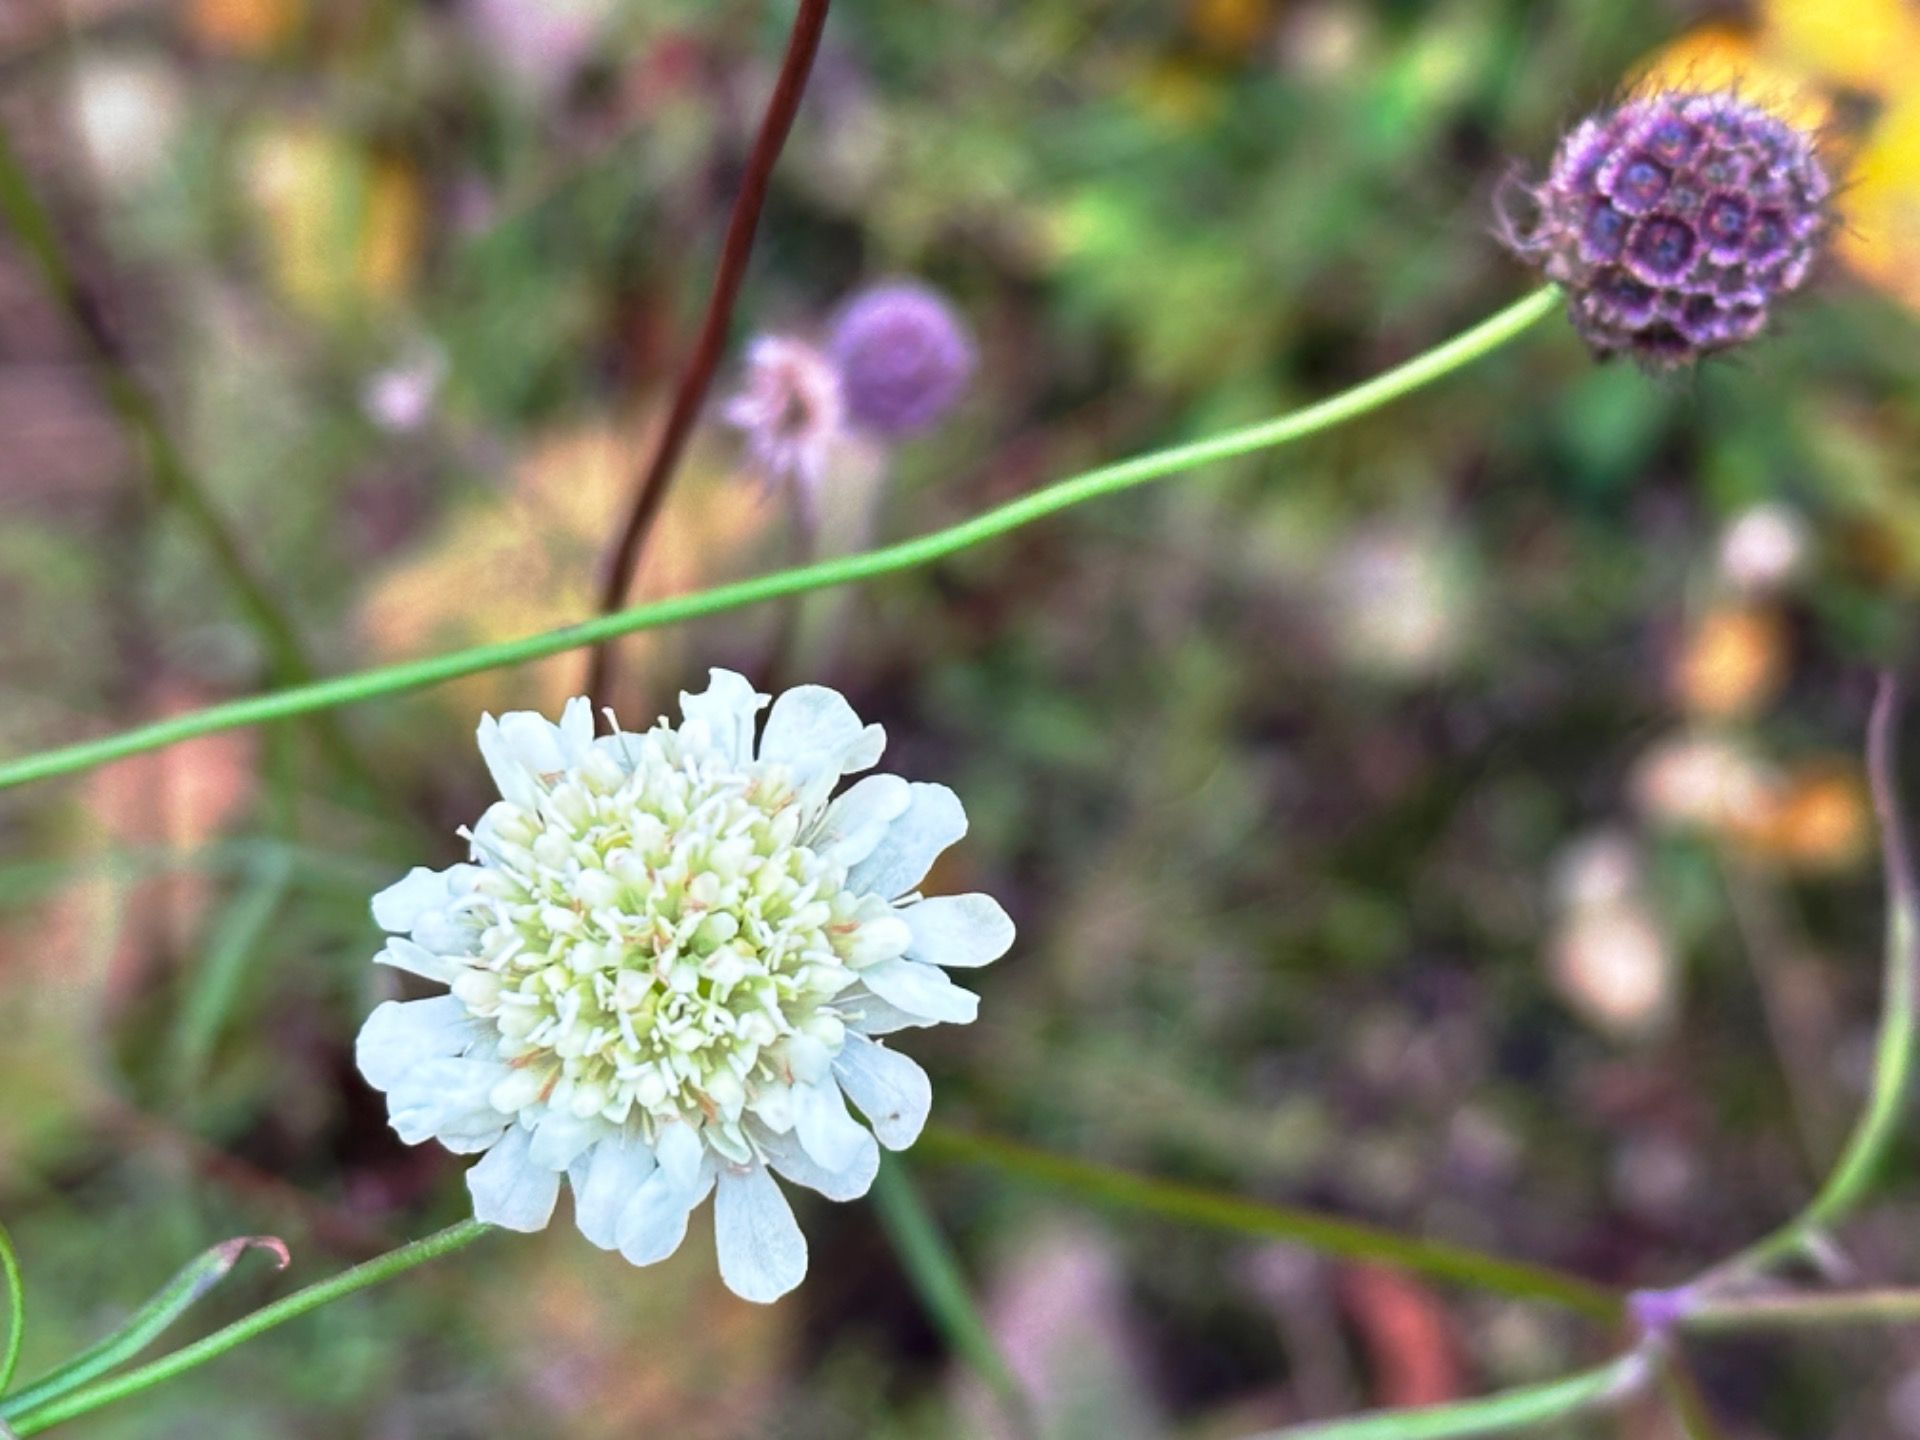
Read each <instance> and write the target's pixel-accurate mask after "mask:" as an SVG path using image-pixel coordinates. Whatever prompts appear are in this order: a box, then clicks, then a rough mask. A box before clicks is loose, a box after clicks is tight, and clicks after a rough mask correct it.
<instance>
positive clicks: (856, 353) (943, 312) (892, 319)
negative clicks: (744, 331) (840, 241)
mask: <svg viewBox="0 0 1920 1440" xmlns="http://www.w3.org/2000/svg"><path fill="white" fill-rule="evenodd" d="M974 360H975V353H974V345H973V339H972V337H971V336H970V335H969V334H968V333H967V329H966V327H965V326H964V325H963V324H962V323H961V322H960V319H959V317H958V316H956V315H955V314H954V312H953V309H952V307H951V306H949V305H948V304H947V302H946V301H945V300H944V299H942V298H941V297H940V296H939V294H937V293H936V292H935V291H933V290H930V289H928V288H927V287H926V286H924V285H920V284H916V283H913V282H911V281H895V282H891V283H888V284H884V285H876V286H874V287H872V288H871V289H868V290H865V291H862V292H861V293H859V294H857V295H855V296H854V297H853V298H852V299H851V300H849V301H848V302H847V303H846V305H845V306H843V307H842V308H841V310H840V312H839V313H838V315H837V316H836V317H835V319H834V322H833V325H832V329H831V333H830V334H829V335H828V336H827V338H826V342H825V344H824V345H816V344H814V343H812V342H811V341H808V340H803V339H800V338H797V337H795V336H788V335H763V336H760V337H758V338H757V339H755V340H754V342H753V343H752V345H751V346H750V347H749V348H748V350H747V365H746V374H745V376H744V379H743V383H742V385H741V388H740V390H739V392H738V393H737V394H736V395H735V396H734V397H733V398H732V399H731V400H730V401H729V402H728V403H727V405H726V408H725V409H724V410H723V412H722V415H723V417H724V418H725V419H726V421H727V422H728V423H729V424H731V425H733V426H735V427H736V428H737V429H739V430H740V431H741V432H742V433H743V434H744V435H745V437H746V441H747V449H748V452H749V454H750V455H751V456H752V459H753V463H754V466H755V468H756V469H758V470H759V471H760V472H761V474H762V475H764V476H765V477H766V479H767V481H768V483H770V484H776V485H778V484H785V485H791V486H793V487H794V490H795V492H796V493H797V494H798V496H799V497H800V500H801V502H802V504H803V506H805V507H807V508H811V507H812V505H813V503H814V501H815V499H816V496H817V492H818V489H819V487H820V484H821V481H822V479H823V478H824V475H825V472H826V469H827V467H828V465H829V463H830V461H831V458H832V454H833V449H834V446H835V445H836V444H837V443H838V442H839V441H840V439H841V438H842V437H843V436H844V435H845V434H846V433H847V432H848V431H849V430H858V431H863V432H865V433H866V434H869V435H872V436H875V437H877V438H879V439H881V440H884V441H889V442H891V441H897V440H904V439H907V438H909V437H911V436H913V435H917V434H920V433H921V432H923V431H925V430H929V429H931V428H932V427H933V426H934V425H936V424H938V423H939V422H940V421H941V420H943V419H944V418H946V416H947V414H948V413H949V412H950V411H951V410H952V409H953V407H954V406H955V405H956V404H957V403H959V400H960V397H961V395H962V394H963V393H964V392H965V390H966V388H967V382H968V380H970V379H971V378H972V376H973V368H974Z"/></svg>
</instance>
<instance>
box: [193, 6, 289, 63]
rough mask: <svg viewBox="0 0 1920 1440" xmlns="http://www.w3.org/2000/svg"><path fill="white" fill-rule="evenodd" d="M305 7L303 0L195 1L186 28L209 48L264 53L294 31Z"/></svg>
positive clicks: (241, 53) (236, 52) (279, 43)
mask: <svg viewBox="0 0 1920 1440" xmlns="http://www.w3.org/2000/svg"><path fill="white" fill-rule="evenodd" d="M305 10H306V7H305V5H304V4H303V3H302V0H192V3H191V4H190V5H189V6H188V7H187V28H188V30H189V31H190V32H191V33H192V35H193V37H194V39H196V40H198V41H199V42H200V43H201V44H203V45H205V46H206V47H207V48H208V49H210V50H225V51H228V52H230V53H232V54H236V55H261V54H265V53H267V52H268V51H271V50H274V49H277V48H278V47H279V46H280V45H281V44H282V43H283V42H284V41H285V40H286V39H287V38H288V37H289V36H290V35H292V34H293V32H294V31H295V30H296V29H297V28H298V27H299V25H300V22H301V20H302V19H304V18H305Z"/></svg>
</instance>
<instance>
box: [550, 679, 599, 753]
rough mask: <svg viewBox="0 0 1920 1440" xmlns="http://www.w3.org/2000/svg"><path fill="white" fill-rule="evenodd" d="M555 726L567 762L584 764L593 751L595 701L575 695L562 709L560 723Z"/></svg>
mask: <svg viewBox="0 0 1920 1440" xmlns="http://www.w3.org/2000/svg"><path fill="white" fill-rule="evenodd" d="M554 728H555V731H556V732H557V733H558V735H559V737H560V753H561V754H562V755H563V756H564V757H565V758H566V763H567V764H568V765H569V766H574V765H584V764H585V763H586V760H587V756H588V755H590V754H592V753H593V701H591V700H589V699H588V698H587V697H586V696H585V695H576V696H574V697H573V698H572V699H571V700H569V701H567V703H566V707H565V708H564V709H562V710H561V712H560V723H559V724H558V725H557V726H555V727H554Z"/></svg>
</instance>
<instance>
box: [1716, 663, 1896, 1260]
mask: <svg viewBox="0 0 1920 1440" xmlns="http://www.w3.org/2000/svg"><path fill="white" fill-rule="evenodd" d="M1899 719H1900V689H1899V686H1898V684H1897V683H1896V682H1895V680H1894V678H1893V676H1892V675H1890V674H1882V675H1881V677H1880V688H1879V692H1878V694H1876V695H1875V697H1874V702H1873V714H1872V716H1871V718H1870V719H1869V720H1868V722H1867V779H1868V784H1869V785H1870V787H1871V789H1872V791H1873V808H1874V813H1875V815H1876V816H1877V817H1878V819H1879V822H1880V848H1881V856H1882V864H1883V866H1884V868H1885V871H1886V886H1887V910H1888V917H1887V954H1886V972H1885V980H1884V982H1883V990H1884V993H1883V994H1882V997H1881V1001H1880V1004H1881V1016H1880V1038H1879V1042H1878V1045H1877V1047H1876V1049H1875V1054H1874V1066H1873V1088H1872V1091H1871V1093H1870V1094H1869V1095H1868V1097H1867V1106H1866V1109H1865V1110H1864V1111H1863V1112H1862V1113H1861V1116H1860V1120H1859V1122H1858V1124H1856V1125H1855V1127H1854V1130H1853V1134H1852V1136H1851V1137H1850V1138H1849V1139H1848V1141H1847V1145H1846V1148H1845V1149H1844V1150H1843V1151H1842V1152H1841V1155H1840V1159H1839V1161H1838V1163H1836V1164H1835V1166H1834V1169H1833V1173H1832V1174H1831V1175H1829V1176H1828V1177H1827V1180H1826V1183H1825V1184H1823V1185H1822V1186H1821V1187H1820V1190H1819V1193H1817V1194H1816V1195H1815V1196H1814V1198H1813V1200H1812V1201H1811V1203H1809V1204H1808V1205H1807V1207H1806V1208H1805V1209H1804V1210H1802V1211H1801V1212H1800V1213H1799V1214H1798V1215H1796V1216H1794V1217H1793V1219H1791V1220H1789V1221H1788V1222H1787V1223H1786V1224H1784V1225H1782V1226H1781V1227H1780V1228H1779V1229H1778V1230H1776V1231H1774V1232H1773V1233H1772V1234H1771V1235H1769V1236H1767V1237H1766V1238H1765V1239H1763V1240H1761V1241H1759V1242H1758V1243H1756V1244H1754V1245H1752V1246H1749V1247H1748V1248H1747V1249H1745V1250H1743V1251H1741V1252H1740V1254H1738V1255H1736V1256H1735V1257H1734V1258H1733V1259H1731V1260H1729V1261H1728V1262H1726V1263H1725V1264H1724V1265H1719V1266H1716V1267H1715V1268H1714V1269H1713V1270H1712V1271H1710V1272H1709V1274H1708V1276H1707V1277H1704V1278H1703V1279H1702V1280H1701V1281H1699V1282H1696V1283H1697V1285H1699V1286H1700V1287H1701V1288H1711V1284H1712V1282H1715V1281H1723V1280H1728V1279H1737V1278H1741V1277H1747V1276H1752V1275H1755V1274H1758V1273H1759V1272H1761V1271H1763V1270H1765V1269H1766V1268H1767V1267H1768V1266H1770V1265H1772V1264H1774V1263H1775V1262H1777V1261H1779V1260H1782V1259H1785V1258H1787V1257H1789V1256H1793V1255H1799V1254H1804V1253H1805V1252H1807V1250H1808V1249H1809V1248H1810V1247H1811V1246H1812V1245H1814V1244H1815V1243H1816V1242H1817V1241H1818V1240H1819V1239H1820V1238H1821V1237H1822V1236H1824V1235H1825V1234H1826V1233H1827V1232H1828V1230H1830V1229H1831V1228H1832V1226H1833V1225H1835V1224H1836V1223H1837V1222H1839V1221H1840V1220H1842V1219H1844V1218H1845V1217H1846V1216H1847V1215H1849V1214H1851V1213H1852V1211H1853V1209H1854V1207H1855V1206H1857V1205H1858V1204H1859V1203H1860V1200H1861V1197H1862V1196H1863V1195H1865V1194H1866V1191H1867V1188H1868V1187H1869V1186H1870V1185H1871V1184H1872V1183H1873V1180H1874V1177H1875V1176H1876V1175H1877V1174H1878V1172H1879V1170H1880V1166H1881V1162H1882V1161H1883V1160H1885V1158H1886V1154H1887V1150H1888V1147H1889V1146H1891V1145H1892V1143H1893V1141H1894V1138H1895V1136H1896V1135H1898V1133H1899V1131H1900V1127H1901V1124H1902V1121H1903V1117H1904V1115H1905V1111H1906V1100H1907V1090H1908V1086H1909V1084H1910V1082H1911V1080H1912V1078H1913V1062H1914V1040H1915V1027H1916V1023H1920V1016H1917V1015H1916V1013H1915V1004H1916V1001H1917V1000H1920V943H1917V942H1920V936H1917V935H1916V932H1915V919H1916V914H1920V894H1917V893H1916V890H1915V880H1914V873H1913V856H1912V847H1911V843H1910V841H1909V839H1908V836H1907V827H1906V819H1905V812H1904V811H1903V809H1902V807H1901V804H1900V790H1899V775H1898V769H1897V763H1896V754H1895V751H1896V741H1897V736H1896V733H1895V732H1896V730H1897V729H1898V725H1899Z"/></svg>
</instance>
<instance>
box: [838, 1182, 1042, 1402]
mask: <svg viewBox="0 0 1920 1440" xmlns="http://www.w3.org/2000/svg"><path fill="white" fill-rule="evenodd" d="M873 1204H874V1209H875V1210H876V1211H878V1212H879V1215H880V1224H881V1226H882V1227H883V1228H884V1229H885V1230H886V1232H887V1238H888V1239H889V1240H891V1241H892V1242H893V1249H894V1253H895V1254H897V1255H898V1256H899V1257H900V1263H901V1265H902V1266H903V1267H904V1268H905V1269H906V1272H907V1278H908V1279H909V1280H911V1281H912V1282H913V1288H914V1290H915V1291H916V1292H918V1294H919V1296H920V1303H921V1304H923V1305H925V1306H926V1307H927V1314H928V1315H929V1316H930V1317H931V1318H932V1320H933V1322H934V1324H935V1325H936V1326H937V1327H939V1330H940V1333H941V1334H942V1335H944V1336H945V1337H946V1340H947V1343H948V1344H949V1345H951V1346H952V1347H953V1349H954V1351H955V1353H956V1354H959V1355H962V1356H965V1357H966V1361H967V1363H968V1364H969V1365H971V1366H972V1367H973V1369H974V1371H975V1372H976V1373H977V1374H978V1375H979V1376H980V1378H981V1379H982V1380H983V1381H985V1382H986V1384H987V1386H988V1388H990V1389H991V1390H992V1391H993V1392H994V1394H995V1395H996V1396H997V1397H998V1398H999V1400H1000V1403H1001V1405H1002V1406H1004V1407H1005V1409H1006V1411H1007V1414H1008V1416H1009V1418H1010V1419H1011V1420H1012V1421H1013V1422H1014V1425H1015V1426H1016V1428H1017V1429H1018V1430H1019V1431H1020V1432H1022V1433H1026V1434H1030V1433H1032V1431H1033V1425H1032V1420H1031V1416H1030V1414H1029V1411H1028V1406H1027V1398H1026V1395H1025V1393H1024V1392H1023V1391H1022V1390H1021V1388H1020V1382H1019V1381H1018V1380H1017V1379H1016V1378H1015V1377H1014V1373H1013V1370H1012V1369H1011V1367H1009V1366H1008V1364H1007V1360H1006V1357H1005V1356H1004V1355H1002V1354H1001V1353H1000V1347H999V1345H998V1343H997V1342H996V1341H995V1340H994V1338H993V1332H992V1331H991V1330H990V1329H989V1328H988V1327H987V1322H986V1318H985V1317H984V1316H982V1315H981V1313H980V1307H979V1306H978V1305H976V1304H975V1303H974V1299H973V1294H972V1292H971V1291H970V1290H969V1289H968V1288H967V1281H966V1277H965V1276H964V1275H963V1274H961V1272H960V1265H959V1262H958V1261H957V1260H955V1259H954V1256H953V1251H952V1250H951V1249H950V1248H949V1247H948V1245H947V1242H946V1240H945V1239H944V1238H943V1237H942V1236H941V1234H940V1231H939V1229H938V1227H937V1226H935V1224H934V1221H933V1216H932V1214H931V1213H929V1211H928V1210H927V1204H926V1201H924V1200H923V1199H921V1198H920V1192H919V1190H917V1189H916V1188H915V1187H914V1183H913V1178H912V1177H911V1176H909V1175H908V1174H907V1172H906V1167H905V1165H904V1164H903V1163H902V1162H901V1161H899V1160H897V1159H895V1158H894V1157H893V1156H891V1155H888V1156H885V1157H883V1158H882V1160H881V1164H880V1173H879V1174H878V1175H876V1176H875V1177H874V1181H873Z"/></svg>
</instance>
